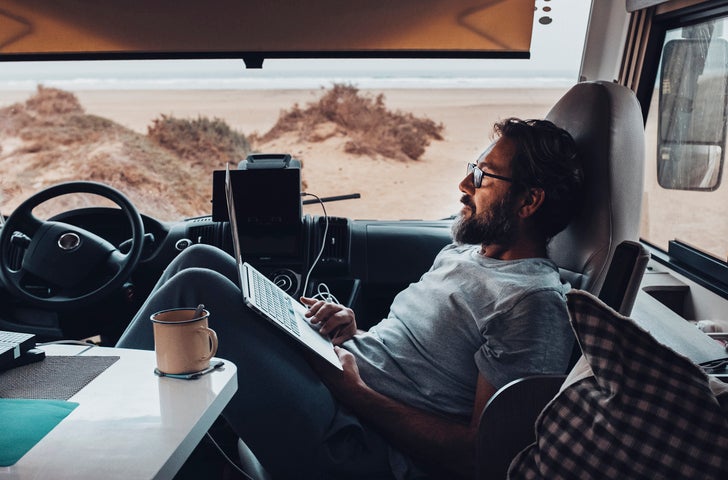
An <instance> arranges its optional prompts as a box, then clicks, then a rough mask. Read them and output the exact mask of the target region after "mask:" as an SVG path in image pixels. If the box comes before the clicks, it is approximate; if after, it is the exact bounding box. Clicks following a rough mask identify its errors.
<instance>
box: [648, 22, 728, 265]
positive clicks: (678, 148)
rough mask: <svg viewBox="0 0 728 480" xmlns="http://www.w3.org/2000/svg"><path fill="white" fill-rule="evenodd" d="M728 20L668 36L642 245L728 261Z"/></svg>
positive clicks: (656, 100) (652, 127)
mask: <svg viewBox="0 0 728 480" xmlns="http://www.w3.org/2000/svg"><path fill="white" fill-rule="evenodd" d="M727 26H728V20H726V19H724V18H721V19H713V20H710V21H708V22H703V23H700V24H697V25H692V26H689V27H680V28H676V29H672V30H668V32H667V33H666V37H665V43H664V45H663V49H662V58H661V64H660V68H659V72H658V78H657V81H656V83H655V91H654V94H653V96H652V98H653V100H652V105H651V106H650V109H649V112H650V113H649V116H648V118H647V123H646V152H645V168H646V171H645V192H644V199H643V206H642V207H643V208H642V231H641V235H642V238H643V239H644V240H646V241H648V242H650V243H652V244H654V245H655V246H657V247H658V248H661V249H663V250H666V251H667V250H669V246H670V243H671V242H677V243H680V244H684V245H687V246H689V247H691V248H693V249H695V250H697V251H700V252H703V253H707V254H708V255H710V256H711V257H715V258H717V259H720V260H722V261H723V262H725V261H726V260H727V258H728V221H726V215H725V208H726V206H728V187H726V185H724V183H725V182H722V180H723V178H724V176H723V174H724V170H725V168H726V167H725V163H726V162H725V149H726V132H727V130H728V128H727V122H728V118H727V116H726V113H727V110H728V108H727V105H728V101H727V100H728V40H727V39H728V29H727V28H726V27H727Z"/></svg>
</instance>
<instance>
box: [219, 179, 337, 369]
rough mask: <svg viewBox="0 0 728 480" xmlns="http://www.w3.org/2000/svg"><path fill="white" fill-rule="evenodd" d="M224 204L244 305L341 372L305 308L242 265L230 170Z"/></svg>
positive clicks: (333, 353) (256, 272) (332, 351)
mask: <svg viewBox="0 0 728 480" xmlns="http://www.w3.org/2000/svg"><path fill="white" fill-rule="evenodd" d="M225 200H226V202H227V208H228V217H229V218H230V228H231V230H232V235H233V251H234V253H235V260H236V261H237V264H238V276H239V278H240V289H241V290H242V292H243V301H244V302H245V304H246V305H247V306H248V307H250V308H251V309H253V310H254V311H255V312H257V313H258V314H260V315H261V316H262V317H263V318H265V319H267V320H268V321H270V322H271V323H272V324H273V325H275V326H277V327H278V328H280V329H281V330H283V331H284V332H285V333H287V334H288V335H289V336H290V337H292V338H293V339H295V340H296V341H298V342H299V343H301V344H302V345H305V346H306V347H308V348H309V349H310V350H311V351H313V352H316V353H317V354H318V355H319V356H321V357H322V358H323V359H325V360H326V361H328V362H329V363H331V364H332V365H334V366H335V367H337V368H338V369H340V370H342V367H341V362H340V361H339V357H338V355H336V352H335V351H334V345H333V344H332V343H331V340H329V339H328V338H327V337H324V336H323V335H320V334H319V333H318V331H317V330H316V327H315V326H313V325H311V324H310V323H309V322H308V320H307V319H306V317H305V316H304V314H305V313H306V310H307V309H306V307H304V306H303V305H302V304H300V303H299V302H298V301H296V300H295V299H294V298H293V297H291V296H290V295H288V294H287V293H286V292H285V291H283V290H282V289H281V288H280V287H279V286H278V285H276V284H275V283H274V282H273V281H271V280H270V279H269V278H268V277H266V276H265V275H263V274H262V273H260V272H259V271H258V270H257V269H255V268H254V267H253V266H252V265H250V264H249V263H247V262H243V256H242V252H241V251H240V239H239V236H238V224H237V217H236V216H235V201H234V199H233V189H232V185H231V181H230V168H229V167H227V168H226V170H225Z"/></svg>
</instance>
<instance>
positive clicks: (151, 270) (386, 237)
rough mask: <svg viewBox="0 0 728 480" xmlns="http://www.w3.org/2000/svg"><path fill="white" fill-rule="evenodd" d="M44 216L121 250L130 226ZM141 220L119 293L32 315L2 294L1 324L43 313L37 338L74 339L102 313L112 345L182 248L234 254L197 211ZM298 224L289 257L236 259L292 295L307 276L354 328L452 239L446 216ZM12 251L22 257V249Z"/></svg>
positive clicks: (98, 218)
mask: <svg viewBox="0 0 728 480" xmlns="http://www.w3.org/2000/svg"><path fill="white" fill-rule="evenodd" d="M50 220H53V221H58V222H65V223H68V224H71V225H75V226H77V227H81V228H83V229H85V230H88V231H89V232H92V233H94V234H96V235H98V236H100V237H102V238H104V239H106V240H107V241H109V242H110V243H112V244H113V245H114V246H115V247H116V248H118V249H119V250H120V251H121V252H125V251H126V250H128V248H129V247H130V243H131V242H130V239H131V228H130V226H129V223H128V221H127V220H126V219H125V217H124V213H123V212H122V211H121V210H119V209H117V208H106V207H94V208H82V209H76V210H70V211H67V212H64V213H62V214H59V215H56V216H55V217H53V218H52V219H50ZM142 222H143V225H144V233H145V236H144V248H143V252H142V257H141V259H140V261H139V263H138V264H137V266H136V268H135V270H134V271H133V272H132V275H131V278H129V279H128V281H127V282H126V284H125V285H124V287H123V288H122V290H121V291H120V292H117V293H116V294H114V295H112V297H111V298H108V299H104V301H103V302H102V303H103V305H101V304H100V305H92V306H88V307H85V308H84V309H83V311H77V310H76V311H70V312H47V311H45V312H38V311H37V310H36V309H33V308H32V307H31V306H28V305H22V304H18V303H17V302H16V301H13V299H6V301H7V302H8V303H9V304H11V305H13V312H15V313H13V314H12V315H10V317H11V318H7V317H6V318H4V319H0V329H17V327H18V323H20V324H22V325H24V326H25V328H24V329H23V330H25V331H28V330H29V329H30V330H34V329H33V328H28V325H27V322H28V321H29V320H28V319H29V318H32V319H37V318H41V317H42V318H45V320H43V328H40V327H38V328H37V329H35V330H36V333H38V334H40V335H41V337H46V338H48V339H53V338H54V337H58V338H81V337H83V336H85V335H87V334H92V333H94V330H98V329H99V328H100V327H99V325H98V323H97V322H98V320H96V321H88V322H84V321H81V320H80V319H82V318H87V319H91V318H94V319H99V318H103V322H104V323H103V326H102V330H103V331H104V336H105V337H108V339H109V340H108V342H109V343H113V342H114V340H115V338H117V337H118V336H119V335H120V334H121V332H123V329H124V328H125V326H126V324H128V322H129V321H130V319H131V318H132V317H133V315H134V313H135V312H136V311H137V310H138V308H139V307H140V306H141V304H142V303H143V301H144V300H145V299H146V298H147V296H148V295H149V292H150V291H151V290H152V288H153V287H154V285H155V283H156V282H157V280H158V279H159V277H160V276H161V274H162V272H163V271H164V269H165V268H166V267H167V265H169V263H170V262H171V261H172V260H173V259H174V258H175V257H176V256H177V255H179V254H180V253H181V252H182V251H183V250H184V249H185V248H188V247H189V246H191V245H194V244H198V243H202V244H208V245H213V246H216V247H218V248H221V249H222V250H224V251H226V252H227V253H229V254H230V255H233V247H232V234H231V230H230V228H231V227H230V223H229V222H228V221H218V220H213V217H212V216H203V217H196V218H189V219H184V220H181V221H178V222H161V221H158V220H156V219H154V218H152V217H150V216H147V215H142ZM300 228H301V232H300V235H299V236H298V238H300V245H299V248H297V249H296V252H297V254H296V255H289V254H287V255H284V256H276V255H268V254H267V253H266V252H264V251H259V252H255V253H254V254H251V253H247V254H246V253H245V252H243V259H244V260H245V261H248V262H249V263H251V264H253V265H254V266H255V267H256V268H258V269H259V270H260V271H261V272H263V273H264V274H266V275H267V276H268V277H269V278H271V279H272V280H273V281H274V282H276V283H277V284H278V285H279V286H280V287H281V288H283V289H284V290H286V291H287V292H288V293H289V294H291V295H292V296H293V297H298V296H300V295H302V294H303V293H304V285H303V283H304V280H305V279H306V278H307V277H308V278H309V282H308V284H307V286H306V288H305V293H306V295H309V296H310V295H313V294H314V293H315V292H316V291H317V290H318V289H319V288H320V285H321V284H324V286H325V288H327V289H328V290H329V291H330V292H331V293H332V294H333V295H334V296H335V297H336V298H337V299H338V300H339V301H340V302H341V303H344V304H346V305H348V306H349V307H351V308H353V309H354V310H355V312H356V313H357V322H358V324H359V326H360V327H361V328H368V327H369V326H371V325H372V324H374V323H376V322H377V321H379V320H380V319H381V318H382V317H384V316H386V315H387V312H388V308H389V305H390V304H391V301H392V299H393V298H394V296H395V295H396V294H397V293H398V292H399V291H401V290H402V289H404V288H405V287H406V286H407V285H409V284H410V283H412V282H415V281H417V280H418V279H419V278H420V276H421V275H422V274H423V273H425V271H427V270H428V269H429V268H430V266H431V264H432V261H433V259H434V257H435V255H436V254H437V252H439V250H440V249H442V247H443V246H445V245H446V244H448V243H450V241H451V234H450V228H451V220H437V221H419V220H402V221H379V220H352V219H348V218H341V217H323V216H309V215H306V216H303V217H302V221H301V226H300ZM324 234H325V235H324ZM12 255H14V256H15V257H17V258H18V259H20V260H19V261H22V256H23V252H22V251H17V252H12ZM312 267H313V268H312ZM309 270H310V274H309ZM33 321H35V320H33ZM8 322H10V323H8Z"/></svg>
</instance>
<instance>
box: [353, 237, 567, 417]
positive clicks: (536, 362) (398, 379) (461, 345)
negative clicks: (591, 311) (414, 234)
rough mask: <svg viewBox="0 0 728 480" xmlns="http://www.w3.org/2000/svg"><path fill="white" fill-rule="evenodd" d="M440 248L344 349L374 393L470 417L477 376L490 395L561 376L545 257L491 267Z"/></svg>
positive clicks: (472, 251)
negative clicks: (530, 379) (522, 381)
mask: <svg viewBox="0 0 728 480" xmlns="http://www.w3.org/2000/svg"><path fill="white" fill-rule="evenodd" d="M479 252H480V247H479V246H472V245H465V246H458V245H454V244H453V245H448V246H446V247H445V248H443V250H442V251H440V253H439V254H438V255H437V257H436V258H435V261H434V263H433V265H432V268H431V269H430V270H429V271H428V272H427V273H425V274H424V275H423V276H422V278H420V280H419V281H418V282H416V283H413V284H411V285H410V286H409V287H408V288H406V289H405V290H403V291H402V292H401V293H399V294H398V295H397V296H396V297H395V299H394V301H393V303H392V306H391V309H390V313H389V316H388V317H387V318H385V319H384V320H382V321H381V322H380V323H379V324H377V325H376V326H374V327H372V328H371V329H370V330H369V331H368V332H367V333H365V334H361V335H357V336H355V337H354V338H352V339H351V340H349V341H347V342H345V343H344V345H343V346H344V348H346V349H347V350H349V351H351V352H352V353H353V354H354V355H355V357H356V359H357V365H358V366H359V371H360V373H361V376H362V379H363V380H364V381H365V382H366V383H367V384H368V385H369V386H371V387H372V388H374V389H375V390H376V391H378V392H380V393H382V394H384V395H387V396H390V397H392V398H395V399H398V400H400V401H402V402H404V403H407V404H409V405H412V406H414V407H418V408H422V409H425V410H428V411H433V412H440V413H446V414H453V415H459V416H463V417H468V418H469V417H470V416H471V415H472V411H473V405H474V401H475V388H476V384H477V377H478V373H480V374H481V375H483V377H484V378H485V379H486V380H488V382H490V383H491V384H492V385H493V386H494V387H496V388H500V387H502V386H503V385H505V384H506V383H508V382H510V381H512V380H514V379H516V378H520V377H523V376H525V375H533V374H539V373H564V371H565V370H566V366H567V363H568V360H569V357H570V353H571V348H572V344H573V338H574V336H573V333H572V332H571V327H570V326H569V320H568V312H567V309H566V297H565V294H566V292H567V291H568V290H569V289H570V287H569V285H568V284H566V285H565V284H562V283H561V281H560V279H559V274H558V269H557V268H556V266H555V265H554V263H553V262H551V261H550V260H547V259H524V260H514V261H504V260H495V259H492V258H488V257H485V256H483V255H481V254H480V253H479Z"/></svg>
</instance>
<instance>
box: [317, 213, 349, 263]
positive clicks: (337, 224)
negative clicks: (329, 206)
mask: <svg viewBox="0 0 728 480" xmlns="http://www.w3.org/2000/svg"><path fill="white" fill-rule="evenodd" d="M325 227H326V221H325V220H324V219H323V218H319V221H318V229H319V231H318V235H317V236H318V238H319V240H320V238H321V237H322V236H323V234H324V228H325ZM348 258H349V223H348V221H347V219H346V218H339V217H329V231H328V234H327V235H326V245H325V246H324V252H323V255H321V261H322V262H326V263H340V264H346V262H347V260H348Z"/></svg>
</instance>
